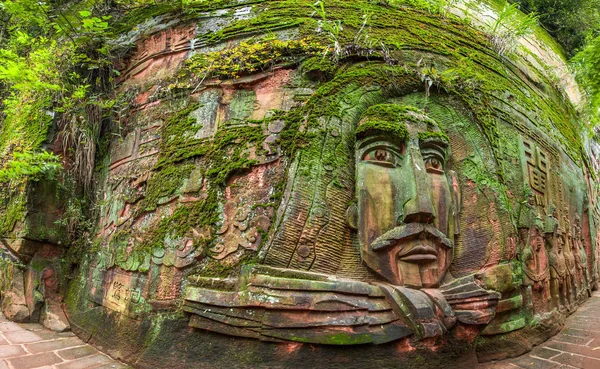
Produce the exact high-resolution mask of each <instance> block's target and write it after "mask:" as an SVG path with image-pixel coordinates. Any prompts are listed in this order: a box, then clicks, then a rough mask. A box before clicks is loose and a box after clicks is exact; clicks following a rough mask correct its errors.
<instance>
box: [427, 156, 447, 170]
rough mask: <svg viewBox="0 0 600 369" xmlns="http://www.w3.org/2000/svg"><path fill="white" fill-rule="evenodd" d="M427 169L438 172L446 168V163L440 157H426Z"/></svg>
mask: <svg viewBox="0 0 600 369" xmlns="http://www.w3.org/2000/svg"><path fill="white" fill-rule="evenodd" d="M425 169H427V170H430V171H432V172H436V173H438V172H442V171H443V170H444V165H443V164H442V162H441V161H440V160H439V159H438V158H436V157H431V158H427V159H425Z"/></svg>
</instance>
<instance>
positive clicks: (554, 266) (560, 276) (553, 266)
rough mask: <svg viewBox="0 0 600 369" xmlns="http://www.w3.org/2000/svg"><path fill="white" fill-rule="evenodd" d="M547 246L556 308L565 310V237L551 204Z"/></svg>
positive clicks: (546, 236)
mask: <svg viewBox="0 0 600 369" xmlns="http://www.w3.org/2000/svg"><path fill="white" fill-rule="evenodd" d="M544 233H545V241H546V247H547V249H549V255H548V261H549V263H550V293H551V296H552V305H553V307H554V308H556V309H559V310H563V309H564V308H565V307H566V300H567V298H566V291H565V278H566V274H567V267H566V264H565V256H564V254H563V245H564V239H563V238H562V232H561V231H560V229H559V226H558V219H557V218H556V208H555V207H554V206H553V205H552V204H550V206H549V209H548V215H547V216H546V226H545V232H544Z"/></svg>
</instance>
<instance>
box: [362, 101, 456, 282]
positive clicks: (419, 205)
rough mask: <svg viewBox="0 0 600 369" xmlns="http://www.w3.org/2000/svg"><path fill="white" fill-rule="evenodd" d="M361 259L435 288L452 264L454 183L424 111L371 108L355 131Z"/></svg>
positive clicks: (443, 145) (443, 146) (391, 277)
mask: <svg viewBox="0 0 600 369" xmlns="http://www.w3.org/2000/svg"><path fill="white" fill-rule="evenodd" d="M356 134H357V142H356V193H357V200H358V209H357V210H358V219H357V220H358V221H357V224H356V225H357V228H358V234H359V239H360V244H361V253H362V258H363V260H364V262H365V263H366V264H367V265H368V266H369V267H370V268H371V269H372V270H374V271H375V272H377V273H378V274H379V275H381V276H382V277H384V278H385V279H387V280H388V281H389V282H391V283H394V284H396V285H405V286H409V287H413V288H422V287H424V288H430V287H437V286H439V284H440V281H441V280H442V278H443V277H444V274H445V273H446V271H447V269H448V266H449V265H450V262H451V261H452V248H453V246H454V234H455V223H454V222H455V218H456V217H457V214H456V213H457V211H456V207H455V203H456V202H457V199H458V182H457V181H456V178H455V176H454V174H453V172H450V171H448V170H447V169H446V161H447V158H448V145H449V142H448V139H447V137H446V135H444V134H443V133H441V131H440V130H439V128H438V127H437V124H436V123H435V121H433V120H432V119H430V118H428V117H427V116H426V115H425V114H424V113H423V112H422V111H419V110H417V109H414V108H410V107H401V106H395V105H377V106H374V107H371V108H370V109H369V110H368V111H367V113H366V114H365V115H364V116H363V119H362V120H361V121H360V123H359V126H358V128H357V131H356Z"/></svg>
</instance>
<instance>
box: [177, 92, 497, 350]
mask: <svg viewBox="0 0 600 369" xmlns="http://www.w3.org/2000/svg"><path fill="white" fill-rule="evenodd" d="M449 146H450V142H449V140H448V137H447V136H446V135H445V134H444V133H443V132H441V130H440V129H439V127H438V125H437V123H436V122H435V121H434V120H433V119H431V118H429V117H428V116H427V115H426V114H425V113H424V112H423V111H421V110H419V109H417V108H414V107H407V106H399V105H393V104H383V105H376V106H372V107H371V108H369V109H368V110H367V112H366V113H365V114H364V116H363V118H362V119H361V121H360V122H359V124H358V127H357V129H356V149H355V158H356V181H355V186H356V203H355V204H354V205H352V206H351V208H350V209H349V211H348V213H347V214H348V223H349V224H350V226H351V227H353V228H355V229H356V231H357V234H358V235H357V236H358V239H359V243H360V252H361V253H360V255H361V257H362V261H363V262H364V263H365V264H366V265H367V266H368V268H370V269H371V270H372V271H373V272H374V273H376V274H377V275H378V276H379V278H378V281H373V282H370V283H368V282H365V281H358V280H350V279H343V278H338V277H335V276H333V275H327V274H322V273H310V272H302V271H298V270H293V269H282V268H272V267H268V266H260V267H246V268H244V269H243V270H242V274H241V276H240V277H239V278H238V279H227V280H222V279H214V278H203V277H193V278H191V279H189V281H188V282H189V283H190V287H188V289H187V290H186V295H185V310H186V311H188V312H191V313H193V314H194V315H193V316H192V319H191V321H190V325H191V326H193V327H197V328H203V329H208V330H212V331H217V332H221V333H226V334H230V335H236V336H243V337H251V338H258V339H261V340H270V341H279V340H289V341H298V342H310V343H323V344H359V343H377V344H380V343H386V342H390V341H394V340H397V339H400V338H403V337H406V336H409V335H414V336H415V337H417V338H418V339H422V338H427V337H435V336H440V335H443V334H444V333H445V332H447V330H448V329H450V328H452V327H453V326H454V325H455V324H456V322H457V321H458V322H461V323H462V324H467V325H483V324H487V323H489V322H490V320H491V319H492V318H493V316H494V312H495V307H496V305H497V303H498V300H499V299H500V293H498V292H495V291H489V290H486V289H485V288H483V287H482V286H483V282H481V276H479V277H476V276H474V275H470V276H465V277H462V278H458V279H454V278H452V277H451V276H450V275H449V274H448V273H447V270H448V267H449V265H450V263H451V261H452V250H453V248H454V238H455V236H456V235H457V234H458V233H459V229H458V228H459V227H458V226H457V222H456V218H457V217H458V216H459V211H460V187H459V185H458V180H457V178H456V174H455V173H454V172H452V171H451V170H449V169H448V168H447V160H448V158H449V156H450V153H449ZM226 206H227V205H226ZM237 209H238V210H237V211H238V213H236V214H235V216H234V217H233V218H234V221H233V222H231V223H230V224H228V225H227V227H225V228H226V229H227V228H233V229H237V230H239V232H243V231H244V230H246V229H247V228H248V226H247V225H246V224H245V223H244V222H245V221H246V219H247V215H246V216H244V214H242V215H240V212H242V213H243V212H244V208H243V207H237ZM225 213H226V214H228V212H227V210H226V211H225ZM230 213H232V212H230ZM239 244H240V242H239V241H238V240H237V239H236V242H235V245H234V246H235V247H233V248H234V249H237V247H238V245H239ZM247 246H249V245H247Z"/></svg>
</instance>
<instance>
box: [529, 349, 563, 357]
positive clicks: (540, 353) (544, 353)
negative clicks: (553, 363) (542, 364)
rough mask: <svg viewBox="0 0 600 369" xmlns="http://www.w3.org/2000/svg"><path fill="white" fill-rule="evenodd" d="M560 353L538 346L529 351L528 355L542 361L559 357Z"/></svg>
mask: <svg viewBox="0 0 600 369" xmlns="http://www.w3.org/2000/svg"><path fill="white" fill-rule="evenodd" d="M561 353H562V352H560V351H557V350H553V349H550V348H547V347H542V346H538V347H536V348H534V349H533V350H531V353H530V355H533V356H536V357H540V358H542V359H551V358H552V357H554V356H557V355H560V354H561Z"/></svg>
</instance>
